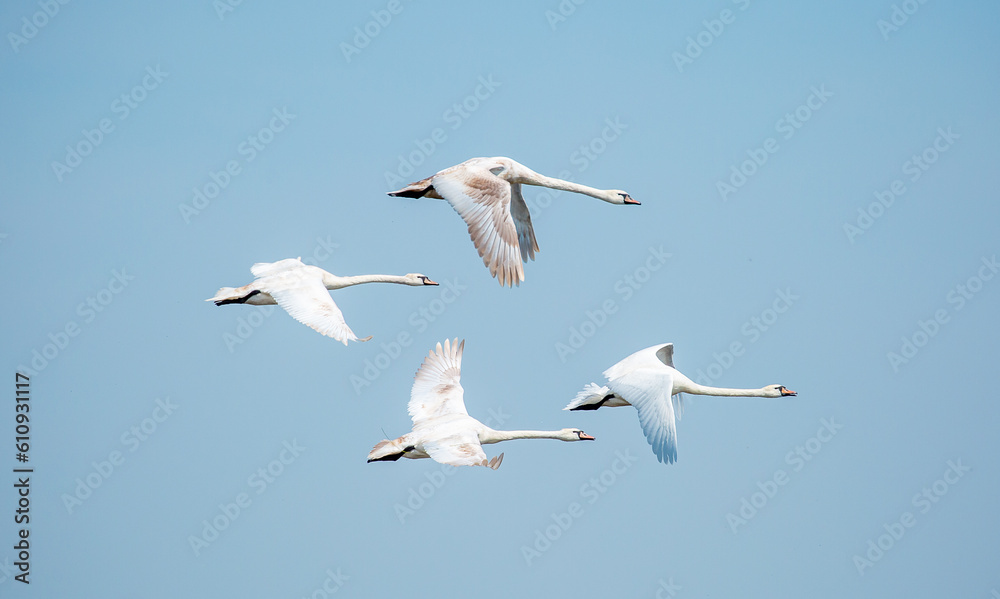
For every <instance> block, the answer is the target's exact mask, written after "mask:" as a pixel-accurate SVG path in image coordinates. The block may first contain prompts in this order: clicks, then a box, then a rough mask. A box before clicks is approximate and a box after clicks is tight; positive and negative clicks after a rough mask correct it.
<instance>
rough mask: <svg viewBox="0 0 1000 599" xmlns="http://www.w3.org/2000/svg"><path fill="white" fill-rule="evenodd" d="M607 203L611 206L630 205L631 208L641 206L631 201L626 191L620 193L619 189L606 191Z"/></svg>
mask: <svg viewBox="0 0 1000 599" xmlns="http://www.w3.org/2000/svg"><path fill="white" fill-rule="evenodd" d="M607 193H608V194H609V195H608V198H610V199H608V201H609V202H611V203H612V204H630V205H633V206H640V205H641V204H640V203H639V202H637V201H636V200H633V199H632V196H630V195H629V194H628V192H627V191H622V190H620V189H609V190H608V191H607Z"/></svg>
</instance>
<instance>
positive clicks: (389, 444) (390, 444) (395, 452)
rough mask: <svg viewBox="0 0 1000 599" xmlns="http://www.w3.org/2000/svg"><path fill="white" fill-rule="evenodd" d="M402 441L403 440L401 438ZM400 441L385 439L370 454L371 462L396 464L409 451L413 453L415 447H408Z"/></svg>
mask: <svg viewBox="0 0 1000 599" xmlns="http://www.w3.org/2000/svg"><path fill="white" fill-rule="evenodd" d="M400 439H401V438H400ZM400 439H393V440H391V441H390V440H389V439H383V440H381V441H379V442H378V443H376V444H375V447H373V448H372V450H371V451H369V452H368V461H369V462H395V461H396V460H398V459H399V458H401V457H403V454H405V453H406V452H407V451H412V450H413V449H414V448H413V447H406V446H405V444H403V443H401V442H400Z"/></svg>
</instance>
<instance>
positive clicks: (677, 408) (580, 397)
mask: <svg viewBox="0 0 1000 599" xmlns="http://www.w3.org/2000/svg"><path fill="white" fill-rule="evenodd" d="M604 376H605V378H607V379H608V384H607V385H606V386H603V387H601V386H598V385H596V384H595V383H588V384H587V386H586V387H584V389H583V391H581V392H579V393H578V394H577V396H576V398H574V399H573V401H571V402H570V403H569V405H567V406H566V407H565V408H563V409H564V410H596V409H598V408H602V407H619V406H629V405H631V406H635V409H636V410H638V411H639V424H640V425H641V426H642V432H643V433H645V435H646V440H647V441H649V444H650V445H652V447H653V453H655V454H656V458H657V459H658V460H659V461H661V462H664V461H665V462H667V463H668V464H669V463H671V462H675V461H677V429H676V422H675V420H676V418H679V417H680V415H681V409H682V402H681V396H680V394H681V393H690V394H692V395H719V396H725V397H786V396H790V395H796V393H795V391H791V390H789V389H786V388H785V387H784V386H782V385H768V386H767V387H762V388H760V389H722V388H720V387H706V386H704V385H699V384H698V383H695V382H694V381H692V380H691V379H689V378H688V377H686V376H684V375H683V374H681V373H680V372H678V371H677V370H676V369H675V368H674V344H673V343H667V344H665V345H654V346H653V347H647V348H646V349H644V350H641V351H637V352H635V353H634V354H632V355H631V356H629V357H627V358H625V359H624V360H622V361H621V362H619V363H617V364H615V365H614V366H612V367H611V368H608V369H607V370H605V371H604ZM675 417H676V418H675Z"/></svg>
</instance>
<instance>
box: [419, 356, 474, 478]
mask: <svg viewBox="0 0 1000 599" xmlns="http://www.w3.org/2000/svg"><path fill="white" fill-rule="evenodd" d="M464 349H465V341H464V340H463V341H462V342H461V343H459V342H458V339H455V340H454V341H450V340H447V339H446V340H445V342H444V346H443V347H442V345H441V344H440V343H438V344H437V347H435V348H434V349H433V350H432V351H430V352H429V353H428V354H427V357H426V358H424V362H423V364H421V365H420V368H419V369H417V374H416V376H415V377H414V379H413V388H412V390H411V391H410V403H409V405H408V406H407V410H408V411H409V413H410V418H412V419H413V427H414V430H415V429H416V428H417V427H418V426H423V425H430V424H431V423H433V422H434V421H435V420H436V419H439V418H441V417H442V416H445V415H448V414H461V415H463V416H468V415H469V413H468V412H467V411H466V410H465V400H464V399H463V395H464V390H463V389H462V384H461V382H460V381H459V378H460V377H461V375H462V352H463V350H464ZM476 439H477V440H476V443H477V444H478V443H479V441H478V437H477V438H476ZM432 457H433V456H432ZM435 459H437V458H435ZM438 461H441V460H438Z"/></svg>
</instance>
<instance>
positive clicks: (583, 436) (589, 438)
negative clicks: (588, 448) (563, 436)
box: [577, 431, 594, 441]
mask: <svg viewBox="0 0 1000 599" xmlns="http://www.w3.org/2000/svg"><path fill="white" fill-rule="evenodd" d="M577 434H578V435H579V436H580V440H581V441H593V440H594V437H592V436H590V435H588V434H587V433H585V432H583V431H580V432H579V433H577Z"/></svg>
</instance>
